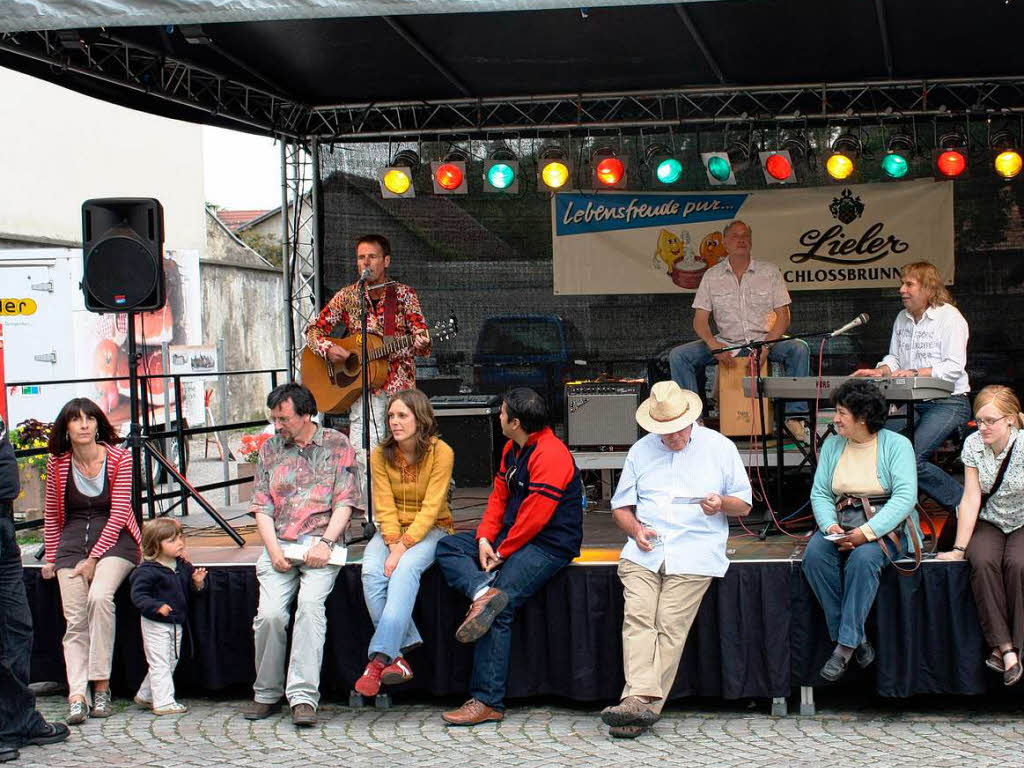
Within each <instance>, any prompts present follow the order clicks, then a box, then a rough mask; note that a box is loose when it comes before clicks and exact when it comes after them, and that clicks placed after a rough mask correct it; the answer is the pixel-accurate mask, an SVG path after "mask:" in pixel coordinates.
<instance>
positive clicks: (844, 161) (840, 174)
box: [825, 152, 853, 181]
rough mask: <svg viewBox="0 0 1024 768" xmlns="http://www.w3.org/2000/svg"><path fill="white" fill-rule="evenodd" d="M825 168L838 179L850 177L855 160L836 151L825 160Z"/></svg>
mask: <svg viewBox="0 0 1024 768" xmlns="http://www.w3.org/2000/svg"><path fill="white" fill-rule="evenodd" d="M825 170H826V171H828V175H829V176H831V177H832V178H833V179H836V180H837V181H842V180H843V179H848V178H850V175H851V174H852V173H853V160H851V159H850V158H848V157H847V156H846V155H844V154H841V153H839V152H837V153H834V154H833V155H831V156H830V157H829V159H828V160H826V161H825Z"/></svg>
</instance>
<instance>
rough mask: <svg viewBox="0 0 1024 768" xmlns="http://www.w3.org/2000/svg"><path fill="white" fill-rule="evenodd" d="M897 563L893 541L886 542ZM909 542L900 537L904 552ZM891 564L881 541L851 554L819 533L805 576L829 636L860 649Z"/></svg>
mask: <svg viewBox="0 0 1024 768" xmlns="http://www.w3.org/2000/svg"><path fill="white" fill-rule="evenodd" d="M885 543H886V546H887V547H888V548H889V554H890V555H892V557H893V558H894V559H895V558H897V557H898V556H899V554H898V553H897V552H896V551H895V549H896V547H895V546H893V543H892V540H891V539H886V542H885ZM906 549H907V541H906V536H905V535H902V534H901V535H900V551H901V552H905V551H906ZM888 564H889V558H887V557H886V556H885V553H884V552H883V551H882V547H881V546H879V544H878V542H877V541H871V542H868V543H867V544H861V545H860V546H859V547H857V548H855V549H854V550H853V551H852V552H850V553H849V554H847V553H844V552H840V551H839V548H838V547H837V546H836V545H835V544H834V543H832V542H831V541H829V540H828V539H826V538H825V536H824V535H823V534H822V532H821V531H815V533H814V535H813V536H812V537H811V540H810V541H809V542H807V550H806V551H805V552H804V563H803V568H804V575H805V576H806V577H807V582H808V583H809V584H810V585H811V589H812V590H813V592H814V594H815V595H816V596H817V598H818V602H819V603H821V608H822V610H823V611H824V612H825V623H826V624H827V625H828V635H829V637H831V638H832V640H834V641H836V642H838V643H839V644H840V645H845V646H847V647H849V648H856V647H857V646H858V645H860V644H861V643H862V642H864V621H865V619H867V617H868V613H869V612H870V611H871V606H872V605H874V602H875V594H876V593H877V592H878V580H879V578H880V576H881V573H882V569H883V568H884V567H885V566H887V565H888Z"/></svg>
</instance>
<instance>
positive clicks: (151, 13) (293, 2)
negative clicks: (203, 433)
mask: <svg viewBox="0 0 1024 768" xmlns="http://www.w3.org/2000/svg"><path fill="white" fill-rule="evenodd" d="M582 1H583V2H586V7H582V8H581V7H579V5H578V2H577V3H569V2H565V1H564V0H533V1H531V0H405V1H404V2H403V0H359V1H358V2H357V1H356V0H212V1H211V0H206V1H203V0H133V1H132V2H128V1H127V0H104V1H103V2H99V1H97V2H88V1H86V0H50V1H49V2H47V1H45V0H13V7H12V3H11V0H8V1H7V3H6V4H5V6H6V7H5V9H4V14H3V17H2V18H0V65H2V66H6V67H9V68H11V69H15V70H19V71H22V72H26V73H28V74H31V75H34V76H37V77H40V78H43V79H45V80H49V81H51V82H54V83H58V84H60V85H64V86H66V87H68V88H71V89H73V90H76V91H79V92H81V93H85V94H88V95H91V96H95V97H98V98H101V99H105V100H107V101H111V102H115V103H118V104H122V105H125V106H128V107H132V108H136V109H141V110H144V111H147V112H152V113H155V114H160V115H165V116H168V117H173V118H178V119H183V120H190V121H194V122H201V123H207V124H211V125H220V126H225V127H231V128H236V129H240V130H246V131H250V132H254V133H262V134H268V135H277V136H282V137H287V138H306V137H311V136H317V137H319V138H320V139H322V140H325V141H352V140H356V141H358V140H380V139H382V138H386V137H396V138H397V137H416V136H419V137H427V136H441V135H469V136H479V137H485V136H487V135H493V134H498V133H505V134H508V133H512V132H519V133H520V134H521V135H539V134H543V133H545V132H558V131H592V130H601V129H604V130H608V129H612V130H624V131H625V130H629V131H635V130H637V129H643V128H666V127H669V126H673V125H675V126H680V125H684V126H685V125H691V126H701V125H724V124H729V123H732V124H735V123H736V122H742V121H762V122H764V121H775V122H780V121H798V122H799V121H804V122H806V121H818V122H822V121H826V120H842V119H847V120H850V119H858V118H859V119H871V120H878V119H882V120H885V119H893V120H900V119H909V118H910V117H920V118H928V119H929V120H931V119H932V118H935V119H944V118H946V117H949V116H956V115H963V114H968V113H969V114H971V115H973V116H977V117H981V116H984V115H986V114H988V115H993V114H994V115H999V116H1001V118H1003V119H1005V118H1006V117H1007V116H1012V115H1019V114H1020V113H1021V112H1022V111H1024V46H1021V45H1019V44H1018V40H1017V38H1018V37H1019V31H1020V30H1021V29H1024V2H1022V0H1011V1H1010V2H1006V0H975V2H973V3H970V4H964V3H962V2H959V0H874V2H870V1H869V0H828V2H826V3H822V2H821V0H711V1H705V2H681V3H654V2H646V1H645V0H640V1H638V0H634V2H632V3H630V4H628V5H625V4H623V3H622V2H621V0H619V2H613V1H612V0H582ZM1018 119H1019V118H1018Z"/></svg>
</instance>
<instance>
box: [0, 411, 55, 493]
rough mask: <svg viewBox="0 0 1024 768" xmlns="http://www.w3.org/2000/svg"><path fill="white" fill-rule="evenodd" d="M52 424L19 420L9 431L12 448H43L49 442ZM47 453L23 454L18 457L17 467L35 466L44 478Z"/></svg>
mask: <svg viewBox="0 0 1024 768" xmlns="http://www.w3.org/2000/svg"><path fill="white" fill-rule="evenodd" d="M52 427H53V424H50V423H47V422H43V421H37V420H36V419H28V420H26V421H23V422H21V423H20V424H18V426H16V427H15V428H14V429H12V430H11V432H10V439H11V445H12V446H14V450H16V451H19V450H26V449H29V448H45V447H46V446H47V445H48V444H49V442H50V429H51V428H52ZM47 456H48V454H46V453H40V454H36V455H35V456H23V457H21V458H19V459H18V466H19V467H35V468H36V469H37V470H39V476H40V477H42V478H44V479H45V476H46V475H45V470H46V459H47Z"/></svg>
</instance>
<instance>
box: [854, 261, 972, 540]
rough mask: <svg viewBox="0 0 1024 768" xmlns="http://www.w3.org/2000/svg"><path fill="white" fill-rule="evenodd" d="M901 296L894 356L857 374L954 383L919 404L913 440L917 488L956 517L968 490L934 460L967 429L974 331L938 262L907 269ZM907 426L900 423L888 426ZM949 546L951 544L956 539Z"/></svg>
mask: <svg viewBox="0 0 1024 768" xmlns="http://www.w3.org/2000/svg"><path fill="white" fill-rule="evenodd" d="M900 298H901V299H902V300H903V311H902V312H900V313H899V314H898V315H897V316H896V321H895V322H894V323H893V327H892V341H891V342H890V344H889V354H887V355H886V356H885V357H884V358H882V360H881V362H879V363H878V366H877V367H876V368H861V369H859V370H856V371H854V372H853V375H854V376H893V377H905V376H933V377H935V378H938V379H944V380H945V381H948V382H951V383H952V384H953V394H952V395H950V396H949V397H944V398H941V399H938V400H929V401H927V402H920V403H916V404H915V405H914V418H915V427H914V434H913V437H912V440H913V442H914V453H915V454H916V456H917V483H918V487H919V488H920V490H921V491H923V492H924V493H926V494H927V495H928V496H930V497H931V498H933V499H934V500H935V501H936V502H937V503H938V504H940V505H941V506H943V507H945V509H947V510H948V511H949V512H950V513H951V514H952V515H953V519H955V515H956V508H957V507H958V506H959V505H960V499H961V497H962V496H963V493H964V489H963V486H962V485H960V483H958V482H957V481H956V480H954V479H953V478H952V477H951V476H950V475H949V474H948V473H947V472H945V471H943V470H942V469H940V468H939V467H937V466H935V465H934V464H932V463H931V461H929V459H930V458H931V455H932V454H933V453H934V452H935V450H936V449H937V448H938V447H939V446H940V445H942V441H943V440H945V439H946V438H947V437H949V435H951V434H952V433H953V432H955V431H956V430H957V429H958V428H960V427H962V426H965V425H966V424H967V420H968V419H970V417H971V406H970V403H968V401H967V393H968V392H969V391H970V389H971V385H970V382H969V381H968V378H967V369H966V366H967V339H968V337H969V336H970V331H969V329H968V327H967V321H966V320H965V319H964V316H963V315H961V314H960V310H958V309H957V308H956V307H955V306H954V305H953V298H952V297H951V296H950V295H949V291H948V290H946V286H945V284H944V282H943V280H942V276H941V275H940V274H939V270H938V269H937V268H936V267H935V265H934V264H931V263H929V262H927V261H918V262H914V263H913V264H907V265H905V266H904V267H903V268H902V269H901V270H900ZM899 421H900V422H902V421H903V420H902V419H900V420H899ZM887 426H889V425H887ZM902 426H903V424H900V423H896V424H895V425H893V426H889V428H890V429H893V428H894V429H899V428H900V427H902ZM955 528H956V526H955V524H954V525H948V526H946V528H945V529H944V530H943V535H942V539H943V540H945V539H946V538H947V537H948V536H950V535H951V534H952V533H953V532H954V531H955ZM947 531H948V532H947ZM948 544H952V538H950V539H949V542H948ZM940 546H942V544H941V543H940ZM946 548H947V549H948V545H947V546H946Z"/></svg>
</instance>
